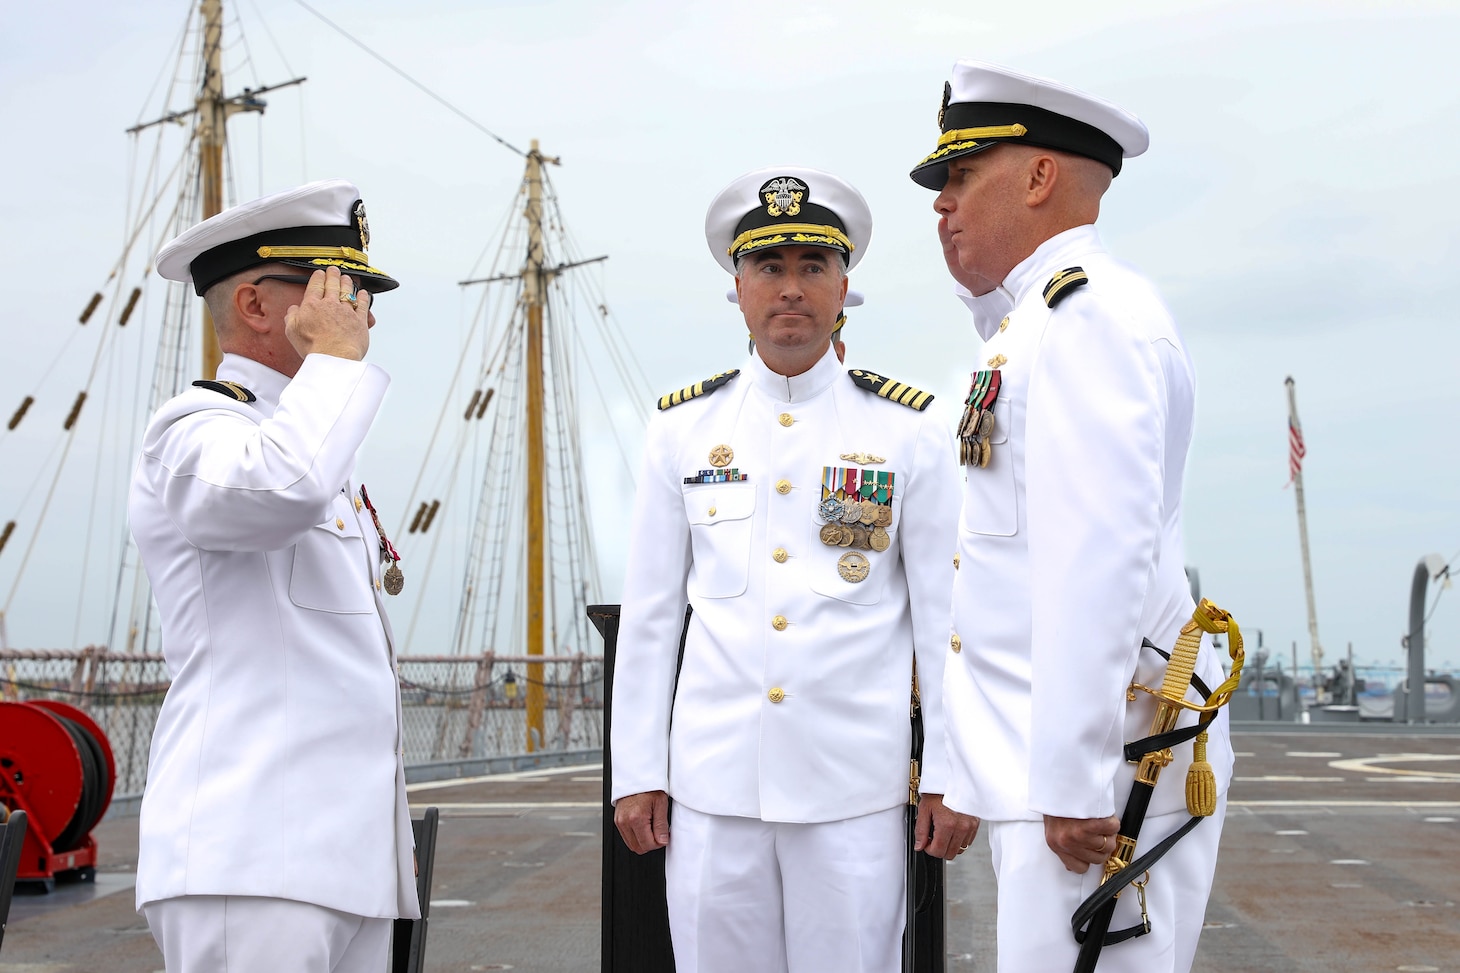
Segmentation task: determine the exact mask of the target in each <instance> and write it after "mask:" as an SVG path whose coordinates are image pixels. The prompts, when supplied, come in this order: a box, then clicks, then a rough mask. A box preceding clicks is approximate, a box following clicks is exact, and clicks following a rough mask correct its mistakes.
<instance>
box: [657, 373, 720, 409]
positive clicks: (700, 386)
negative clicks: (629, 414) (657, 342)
mask: <svg viewBox="0 0 1460 973" xmlns="http://www.w3.org/2000/svg"><path fill="white" fill-rule="evenodd" d="M739 374H740V369H738V368H732V369H731V370H730V371H728V372H720V373H719V374H716V375H711V376H710V377H709V378H707V379H703V380H702V381H699V382H696V383H694V384H693V385H686V386H685V387H684V388H682V389H680V390H679V391H678V392H670V393H669V394H668V395H661V396H660V397H659V411H660V412H663V411H664V410H665V409H670V408H673V407H674V406H676V405H681V404H683V403H685V402H688V401H689V400H690V399H697V398H699V397H700V396H702V395H709V394H710V393H711V392H713V391H715V390H716V389H718V388H720V387H722V386H724V385H725V384H726V383H727V382H729V381H730V380H731V379H732V378H734V377H735V376H736V375H739Z"/></svg>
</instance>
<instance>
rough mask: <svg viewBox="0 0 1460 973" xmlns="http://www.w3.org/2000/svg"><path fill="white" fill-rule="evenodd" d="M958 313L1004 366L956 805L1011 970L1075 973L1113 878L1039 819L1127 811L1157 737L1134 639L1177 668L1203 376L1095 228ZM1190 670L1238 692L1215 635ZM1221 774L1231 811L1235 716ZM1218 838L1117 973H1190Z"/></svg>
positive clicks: (1172, 809)
mask: <svg viewBox="0 0 1460 973" xmlns="http://www.w3.org/2000/svg"><path fill="white" fill-rule="evenodd" d="M1074 267H1080V268H1083V269H1084V271H1085V273H1086V274H1087V275H1088V277H1089V283H1088V284H1086V285H1084V286H1080V287H1078V288H1076V289H1073V290H1071V291H1070V292H1069V293H1068V294H1065V295H1064V296H1063V299H1062V300H1060V301H1058V302H1057V306H1056V307H1055V308H1053V309H1051V308H1050V307H1048V306H1047V305H1046V303H1045V300H1044V297H1043V292H1044V289H1045V287H1046V285H1047V284H1048V283H1049V282H1050V280H1051V278H1052V277H1054V275H1055V274H1056V273H1058V272H1059V271H1062V270H1067V269H1070V268H1074ZM963 296H964V297H965V300H966V302H967V303H968V304H969V306H970V307H971V309H972V310H973V311H974V314H975V319H976V324H977V326H978V329H979V334H980V336H981V337H982V338H983V339H984V340H985V344H984V347H983V350H982V352H981V353H980V360H979V362H978V366H977V367H978V368H979V369H989V368H997V369H999V371H1000V373H1001V379H1002V387H1001V389H1000V393H999V396H998V399H997V401H996V403H995V407H994V411H995V429H994V432H993V436H992V458H991V461H990V462H989V464H988V466H987V467H985V468H979V467H976V466H971V467H968V468H967V469H966V471H965V472H966V487H965V490H964V502H963V514H962V521H961V524H960V528H959V545H958V546H959V552H960V562H961V566H960V569H959V571H958V572H957V577H956V581H955V597H954V630H955V632H956V633H957V634H958V636H959V637H960V639H961V642H962V649H963V651H962V652H961V653H960V654H959V655H957V656H955V657H953V658H952V659H951V660H950V663H949V665H948V668H947V672H946V674H945V680H944V705H945V712H946V713H947V720H948V732H949V735H950V763H951V773H950V782H949V787H948V793H947V794H946V795H945V802H946V803H947V804H948V805H949V806H950V807H952V808H953V809H955V810H958V811H963V812H966V813H969V814H976V815H978V816H980V817H981V818H983V819H984V821H985V822H986V827H988V828H989V836H990V842H991V844H992V846H993V848H994V857H995V865H996V870H997V872H998V875H999V883H1000V889H999V926H1000V928H999V941H998V950H999V968H1000V970H1004V971H1015V970H1017V971H1020V973H1028V971H1037V970H1051V971H1055V970H1058V971H1067V970H1069V969H1070V968H1071V967H1072V965H1073V963H1074V958H1075V955H1076V952H1077V946H1076V944H1075V942H1074V939H1073V936H1072V935H1071V931H1070V924H1069V920H1070V915H1071V914H1072V913H1073V912H1074V910H1075V908H1076V907H1077V906H1078V904H1079V903H1080V901H1082V900H1083V898H1084V897H1085V895H1087V894H1089V892H1091V891H1093V890H1094V888H1095V887H1096V886H1097V885H1098V883H1099V877H1100V869H1099V868H1093V867H1092V868H1091V869H1090V870H1089V871H1088V872H1087V873H1086V874H1085V875H1083V876H1080V875H1075V874H1073V873H1070V872H1067V871H1065V870H1064V868H1063V866H1062V865H1060V863H1059V861H1058V859H1057V858H1056V856H1055V855H1054V853H1053V852H1052V851H1050V850H1049V849H1048V847H1047V846H1045V844H1044V829H1043V825H1042V817H1043V815H1046V814H1048V815H1055V816H1059V817H1070V818H1095V817H1105V816H1108V815H1112V814H1115V815H1118V814H1119V813H1120V811H1121V809H1122V808H1123V807H1124V804H1125V800H1126V797H1127V795H1128V793H1129V789H1130V783H1131V780H1132V779H1133V777H1134V772H1135V768H1134V765H1133V764H1128V763H1126V762H1125V760H1124V758H1123V755H1122V746H1123V745H1124V743H1126V742H1127V741H1132V740H1136V739H1139V738H1141V737H1144V736H1146V735H1148V733H1149V730H1150V725H1151V719H1152V716H1153V715H1154V712H1155V704H1154V703H1153V702H1152V700H1151V697H1149V696H1147V695H1145V694H1137V698H1136V699H1135V701H1134V702H1127V701H1126V688H1127V686H1129V684H1130V683H1131V681H1132V680H1133V679H1134V680H1135V681H1138V682H1140V683H1142V684H1144V685H1147V686H1155V687H1158V686H1160V684H1161V679H1162V674H1163V673H1164V671H1165V664H1164V662H1163V660H1162V659H1161V658H1160V657H1159V656H1157V655H1156V654H1155V653H1154V652H1152V651H1150V650H1149V649H1146V650H1142V649H1141V640H1142V638H1143V637H1144V638H1149V639H1150V640H1151V641H1152V642H1154V643H1155V644H1156V645H1158V646H1160V647H1162V648H1163V649H1166V650H1167V651H1170V649H1171V648H1172V647H1173V646H1174V644H1175V641H1176V636H1177V633H1178V630H1179V629H1180V628H1181V626H1182V625H1183V624H1184V623H1185V622H1186V621H1187V620H1188V619H1189V618H1190V617H1191V613H1192V609H1193V607H1194V606H1193V603H1192V598H1191V593H1190V587H1189V585H1188V583H1187V579H1186V575H1185V571H1184V562H1183V549H1182V533H1181V487H1182V477H1183V472H1184V467H1185V463H1186V454H1187V450H1188V448H1189V446H1190V443H1191V436H1192V420H1193V411H1194V393H1195V374H1194V370H1193V367H1192V364H1191V361H1190V359H1189V358H1188V356H1187V353H1186V349H1185V347H1184V345H1183V344H1182V341H1181V337H1180V335H1179V334H1178V333H1177V330H1176V327H1175V324H1174V322H1173V321H1172V319H1171V316H1170V314H1169V312H1168V311H1167V310H1166V308H1165V306H1164V305H1163V304H1162V302H1161V300H1160V298H1159V297H1158V296H1157V294H1156V292H1155V289H1154V288H1153V287H1152V286H1151V284H1150V283H1149V282H1148V281H1147V280H1145V279H1144V278H1143V277H1141V276H1140V275H1139V274H1137V273H1136V272H1135V271H1133V270H1132V269H1131V268H1129V267H1127V266H1126V265H1124V264H1122V263H1120V262H1119V261H1117V260H1115V259H1114V258H1113V257H1111V256H1110V255H1109V254H1108V253H1106V251H1105V250H1104V248H1103V247H1102V245H1101V243H1100V239H1099V237H1098V235H1097V234H1096V231H1095V228H1094V226H1082V227H1077V228H1075V229H1072V230H1068V231H1066V232H1064V233H1061V234H1059V235H1057V236H1055V237H1053V238H1052V239H1050V240H1048V241H1046V242H1045V243H1044V244H1043V245H1041V246H1040V247H1039V248H1038V249H1037V250H1036V251H1035V252H1034V253H1033V254H1032V255H1031V256H1030V257H1028V258H1027V259H1026V260H1024V261H1023V262H1021V263H1020V264H1019V265H1018V266H1017V267H1015V268H1014V269H1013V271H1012V272H1011V273H1010V274H1009V276H1008V278H1007V279H1006V280H1005V281H1004V282H1003V284H1002V285H1001V286H1000V287H999V288H997V289H996V290H995V291H993V292H991V293H990V294H988V295H984V296H982V297H979V298H970V297H968V296H967V292H966V291H964V292H963ZM1196 671H1197V675H1198V676H1200V677H1201V678H1202V679H1203V680H1205V682H1206V684H1207V686H1208V687H1211V688H1215V687H1216V686H1217V685H1218V683H1220V682H1221V680H1222V678H1223V674H1222V670H1221V664H1220V661H1219V659H1218V657H1217V654H1216V651H1215V650H1214V649H1213V648H1212V646H1211V644H1210V639H1209V638H1207V639H1206V640H1204V643H1203V646H1202V650H1201V654H1200V657H1199V660H1198V664H1197V670H1196ZM1192 698H1195V695H1194V694H1193V696H1192ZM1193 719H1194V717H1193V716H1192V715H1191V714H1186V715H1184V716H1183V718H1182V721H1181V725H1187V724H1190V723H1191V722H1192V721H1193ZM1191 751H1192V745H1191V744H1190V743H1186V744H1183V745H1181V746H1180V747H1177V748H1176V752H1175V761H1174V763H1173V764H1172V765H1171V766H1170V767H1168V768H1166V769H1165V771H1164V772H1163V773H1162V775H1161V778H1160V782H1159V784H1158V786H1157V788H1156V792H1155V794H1154V795H1153V798H1152V800H1151V806H1150V816H1149V817H1148V818H1147V823H1146V827H1145V828H1144V829H1143V830H1142V833H1141V835H1140V843H1139V845H1138V846H1137V854H1139V853H1140V852H1141V851H1142V850H1143V849H1149V848H1150V847H1151V846H1152V845H1153V844H1155V843H1156V841H1158V840H1159V839H1160V838H1161V837H1162V836H1163V835H1164V834H1166V833H1169V832H1170V831H1172V830H1174V829H1175V827H1176V826H1177V825H1179V824H1180V823H1182V822H1184V821H1185V820H1186V817H1187V815H1186V812H1185V793H1184V786H1185V777H1186V770H1187V768H1188V767H1189V766H1190V763H1191V759H1192V758H1191ZM1208 759H1209V760H1210V762H1211V764H1212V766H1213V768H1214V769H1215V771H1216V776H1217V785H1218V792H1219V793H1220V794H1225V791H1226V788H1227V784H1228V782H1229V780H1230V778H1231V768H1232V750H1231V745H1230V743H1229V740H1228V732H1227V719H1226V716H1225V714H1223V715H1222V716H1220V717H1218V718H1217V720H1216V721H1215V722H1214V723H1213V724H1212V726H1211V728H1210V743H1209V745H1208ZM1224 805H1225V802H1223V806H1224ZM1221 825H1222V819H1221V811H1220V810H1219V812H1218V814H1217V815H1216V816H1214V818H1213V819H1212V820H1209V821H1204V822H1203V823H1202V824H1201V825H1199V826H1198V827H1197V828H1196V830H1195V831H1194V832H1192V833H1191V834H1190V835H1188V836H1187V837H1186V838H1185V839H1183V840H1182V841H1181V842H1180V843H1178V845H1177V846H1176V848H1175V849H1174V850H1173V851H1172V852H1171V853H1170V854H1168V855H1167V857H1166V858H1165V859H1163V860H1162V861H1161V862H1160V863H1159V864H1158V865H1157V866H1156V868H1154V869H1152V872H1151V883H1150V886H1149V889H1148V897H1149V898H1150V899H1151V910H1150V911H1151V917H1152V922H1153V926H1154V929H1153V931H1152V933H1151V934H1150V935H1148V936H1145V937H1141V938H1138V939H1135V940H1132V941H1130V942H1127V943H1124V944H1119V945H1115V946H1111V947H1107V949H1106V950H1105V952H1104V953H1103V954H1102V955H1101V960H1100V968H1101V969H1102V970H1107V969H1109V970H1123V969H1130V970H1141V971H1143V973H1155V971H1167V970H1185V969H1187V968H1189V966H1190V963H1191V957H1192V954H1193V953H1194V950H1195V944H1196V937H1197V934H1199V932H1200V929H1201V916H1202V913H1203V911H1204V909H1205V906H1206V898H1207V894H1208V893H1209V891H1210V886H1211V878H1212V873H1213V870H1214V868H1215V855H1216V845H1217V839H1218V837H1219V836H1220V832H1221ZM1163 885H1164V889H1163V888H1162V886H1163ZM1173 889H1175V890H1179V891H1178V892H1177V894H1176V895H1172V894H1171V890H1173ZM1135 899H1136V896H1135V894H1134V893H1133V892H1132V891H1127V893H1125V894H1123V895H1122V896H1121V899H1120V908H1119V909H1118V910H1117V912H1116V916H1115V921H1114V922H1113V923H1112V929H1115V928H1120V927H1123V926H1127V925H1131V924H1134V923H1135V922H1136V921H1138V916H1139V913H1138V911H1136V902H1135ZM1163 903H1165V905H1166V907H1167V908H1169V909H1175V910H1177V914H1172V913H1171V912H1169V911H1167V912H1162V911H1161V908H1162V904H1163ZM1193 918H1194V920H1195V921H1194V922H1192V921H1191V920H1192V919H1193Z"/></svg>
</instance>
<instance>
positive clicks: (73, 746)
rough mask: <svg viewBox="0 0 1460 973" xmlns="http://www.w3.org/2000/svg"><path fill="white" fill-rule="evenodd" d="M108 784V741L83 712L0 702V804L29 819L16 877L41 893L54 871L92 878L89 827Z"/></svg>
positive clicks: (42, 702) (111, 769)
mask: <svg viewBox="0 0 1460 973" xmlns="http://www.w3.org/2000/svg"><path fill="white" fill-rule="evenodd" d="M115 781H116V764H115V762H114V761H113V760H112V749H111V745H110V744H109V743H108V742H107V738H106V734H105V733H103V732H102V730H101V727H99V726H97V725H96V722H95V721H94V720H92V719H91V717H89V716H87V715H86V713H84V712H82V711H81V710H79V709H77V708H76V707H75V706H70V705H68V704H66V703H59V702H55V701H54V700H49V699H36V700H31V701H29V702H24V703H9V702H0V803H3V804H5V805H6V806H8V807H9V808H10V809H11V810H17V809H18V810H22V811H24V812H25V813H26V815H27V816H28V817H29V818H30V827H29V829H28V830H27V832H26V835H25V844H24V845H23V846H22V848H21V854H20V869H19V871H18V872H17V873H16V881H18V882H39V883H41V884H43V885H44V886H45V888H46V890H47V891H49V890H50V889H52V888H54V887H55V881H56V876H57V875H61V874H74V875H75V877H77V878H80V879H81V880H82V881H90V880H92V879H93V878H95V876H96V839H94V838H92V837H91V829H92V828H94V827H96V824H97V822H98V821H100V820H101V816H102V814H103V813H105V812H106V809H107V805H109V804H110V803H111V799H112V787H113V785H114V783H115Z"/></svg>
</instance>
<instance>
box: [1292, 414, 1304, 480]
mask: <svg viewBox="0 0 1460 973" xmlns="http://www.w3.org/2000/svg"><path fill="white" fill-rule="evenodd" d="M1307 453H1308V450H1307V449H1306V448H1305V447H1304V446H1303V430H1301V429H1299V428H1298V424H1297V423H1296V422H1294V421H1293V420H1292V419H1289V420H1288V482H1289V483H1292V482H1293V481H1294V480H1296V479H1297V478H1298V474H1299V473H1301V472H1303V457H1304V456H1305V455H1307Z"/></svg>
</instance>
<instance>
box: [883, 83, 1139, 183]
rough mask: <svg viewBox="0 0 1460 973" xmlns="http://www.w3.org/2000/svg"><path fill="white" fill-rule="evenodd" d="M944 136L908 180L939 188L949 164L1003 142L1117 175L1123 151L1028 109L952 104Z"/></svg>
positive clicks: (1093, 133)
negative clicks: (1073, 158) (1063, 155)
mask: <svg viewBox="0 0 1460 973" xmlns="http://www.w3.org/2000/svg"><path fill="white" fill-rule="evenodd" d="M942 128H943V136H942V138H940V139H939V140H938V148H937V149H935V150H933V152H932V153H931V154H930V155H928V156H927V158H925V159H923V161H922V162H920V163H918V164H917V166H915V167H914V168H913V171H912V178H913V181H914V182H916V183H918V184H919V185H921V186H925V187H927V188H928V189H942V188H943V185H944V183H946V182H947V181H948V174H947V171H946V170H945V168H944V167H945V166H946V164H947V162H948V160H950V159H956V158H959V157H960V156H965V155H972V154H974V153H975V152H982V151H983V150H985V149H989V148H992V147H993V146H995V145H998V144H1000V143H1003V142H1010V143H1013V144H1015V145H1036V146H1039V147H1040V148H1045V149H1055V150H1056V151H1060V152H1070V153H1072V154H1074V155H1081V156H1084V157H1086V158H1088V159H1094V160H1095V161H1096V162H1102V163H1104V164H1105V165H1107V166H1109V167H1110V171H1111V173H1112V174H1113V175H1119V174H1120V166H1121V163H1122V161H1123V160H1124V158H1125V151H1124V150H1123V149H1122V148H1121V147H1120V143H1119V142H1117V141H1116V140H1115V139H1113V138H1111V137H1110V136H1109V135H1106V134H1105V133H1104V132H1102V131H1100V129H1098V128H1096V127H1095V126H1093V125H1087V124H1085V123H1084V122H1081V121H1076V120H1075V119H1073V118H1070V117H1069V116H1067V115H1061V114H1059V113H1058V112H1052V111H1049V110H1047V109H1044V108H1036V107H1034V106H1033V105H1020V104H1012V103H1007V102H993V101H978V102H963V103H959V104H951V105H949V106H948V107H947V108H946V109H944V111H943V113H942Z"/></svg>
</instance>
